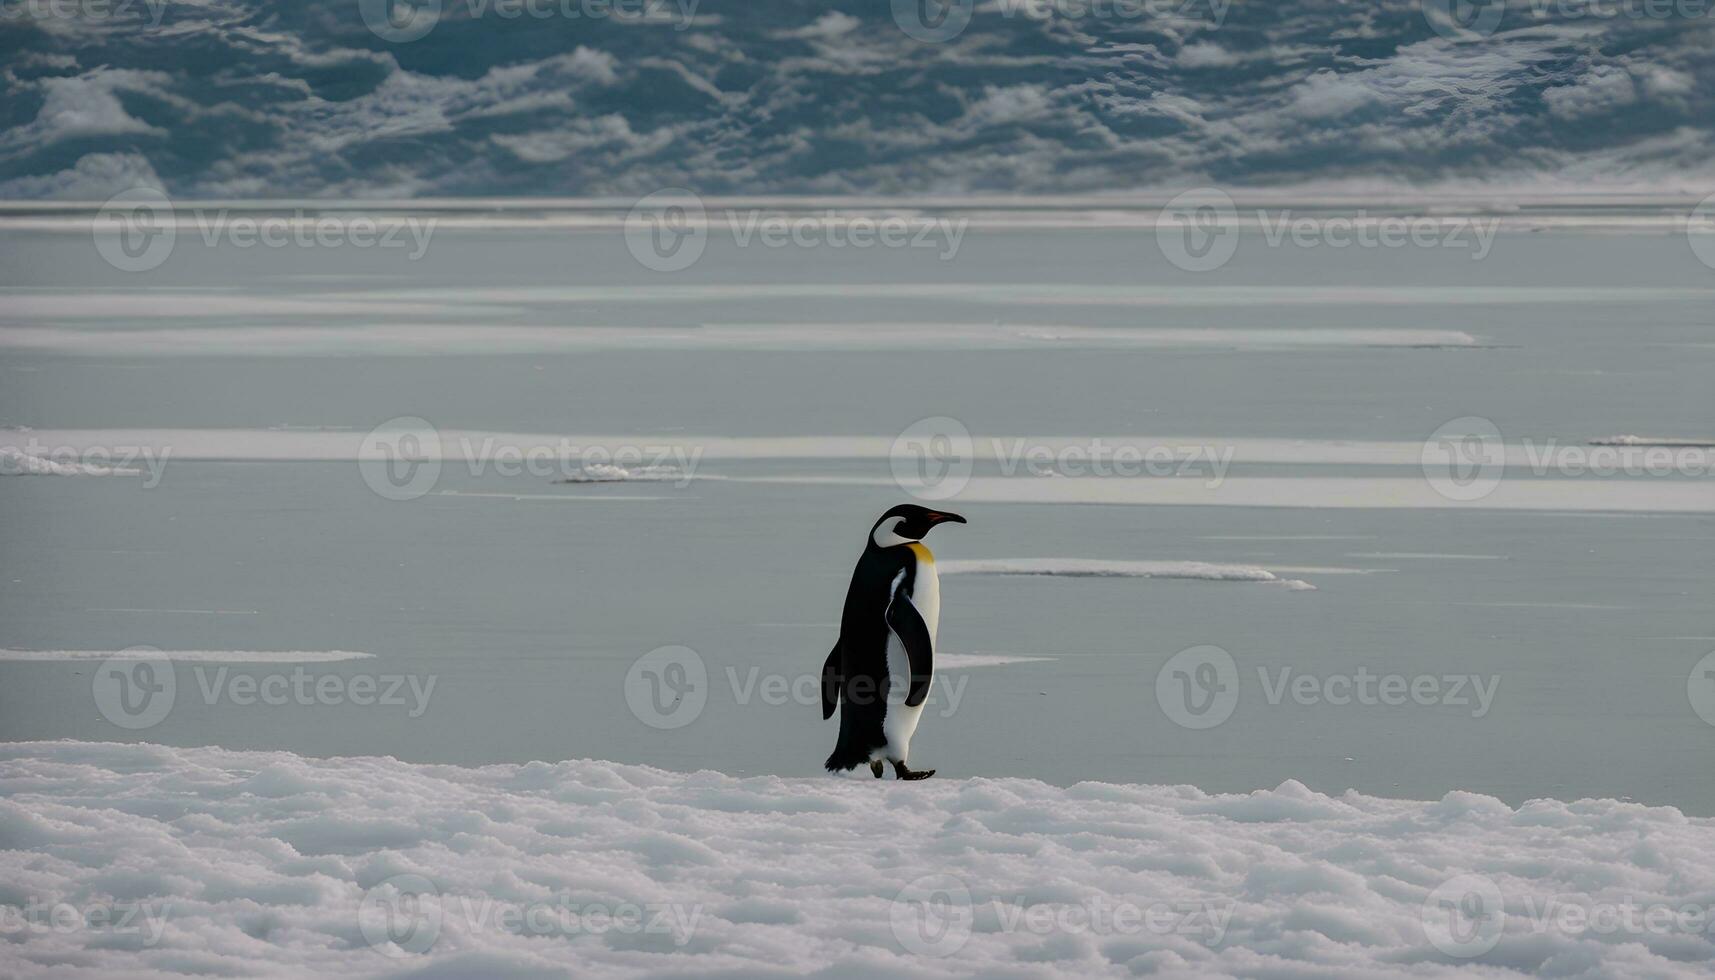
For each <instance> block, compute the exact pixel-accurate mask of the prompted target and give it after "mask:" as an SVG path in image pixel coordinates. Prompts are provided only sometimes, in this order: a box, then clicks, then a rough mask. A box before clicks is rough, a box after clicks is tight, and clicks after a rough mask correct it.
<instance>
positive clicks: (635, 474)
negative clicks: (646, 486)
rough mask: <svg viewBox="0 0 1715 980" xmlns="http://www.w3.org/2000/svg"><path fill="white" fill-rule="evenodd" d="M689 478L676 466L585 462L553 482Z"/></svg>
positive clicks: (677, 479) (621, 481)
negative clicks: (575, 471) (573, 471)
mask: <svg viewBox="0 0 1715 980" xmlns="http://www.w3.org/2000/svg"><path fill="white" fill-rule="evenodd" d="M689 479H690V477H689V475H688V474H686V473H685V471H684V470H682V469H680V468H679V467H677V466H654V465H651V466H632V467H624V466H617V465H615V464H613V463H585V464H583V468H582V469H581V470H579V471H578V472H577V473H575V474H573V475H571V476H568V477H565V478H564V479H560V480H555V481H554V482H555V483H632V482H635V483H648V482H666V481H673V482H686V481H688V480H689Z"/></svg>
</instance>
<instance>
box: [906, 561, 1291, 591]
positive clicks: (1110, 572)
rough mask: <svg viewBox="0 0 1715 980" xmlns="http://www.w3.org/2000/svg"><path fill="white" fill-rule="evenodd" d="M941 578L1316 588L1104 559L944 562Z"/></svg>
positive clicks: (1227, 570)
mask: <svg viewBox="0 0 1715 980" xmlns="http://www.w3.org/2000/svg"><path fill="white" fill-rule="evenodd" d="M935 567H936V568H937V569H939V570H940V572H941V574H943V575H1050V576H1056V577H1060V578H1179V579H1198V580H1202V581H1208V582H1269V583H1273V584H1275V585H1284V586H1285V587H1287V588H1289V589H1293V590H1297V591H1314V590H1315V589H1316V586H1314V585H1311V584H1310V583H1309V582H1305V581H1301V580H1299V579H1285V578H1281V577H1280V576H1278V575H1276V574H1274V573H1273V572H1271V571H1269V570H1268V569H1266V568H1263V567H1261V566H1259V565H1231V564H1225V563H1221V562H1211V561H1116V560H1111V559H1105V558H979V559H971V560H964V561H957V560H955V561H943V562H938V563H937V564H936V566H935Z"/></svg>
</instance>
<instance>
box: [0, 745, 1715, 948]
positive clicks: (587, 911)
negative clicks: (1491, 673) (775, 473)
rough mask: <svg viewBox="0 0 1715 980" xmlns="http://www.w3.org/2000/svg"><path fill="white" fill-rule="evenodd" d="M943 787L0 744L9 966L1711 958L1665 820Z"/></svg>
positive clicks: (1489, 805)
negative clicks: (1610, 914)
mask: <svg viewBox="0 0 1715 980" xmlns="http://www.w3.org/2000/svg"><path fill="white" fill-rule="evenodd" d="M1142 764H1143V760H1140V765H1142ZM948 775H949V774H946V773H943V774H942V775H941V776H938V777H936V778H935V779H931V780H928V781H926V782H921V783H902V782H896V781H893V780H885V781H875V780H872V779H870V778H868V776H867V774H866V775H865V776H864V778H863V779H835V778H827V777H814V778H794V779H783V778H778V777H756V778H747V779H737V778H732V777H729V776H723V775H720V774H718V773H713V772H697V773H674V772H665V771H662V770H658V769H652V768H647V767H641V766H628V765H619V764H615V763H609V762H595V761H589V760H580V761H573V762H559V763H552V764H549V763H541V762H535V763H530V764H527V765H493V766H483V767H479V768H461V767H457V766H444V765H412V764H408V763H403V762H399V761H397V760H394V759H384V758H340V759H308V758H303V757H300V756H296V755H292V754H290V753H284V752H229V751H225V750H222V749H213V748H195V749H178V748H167V747H163V746H157V745H146V744H131V745H120V744H112V743H84V742H34V743H12V744H7V745H0V930H4V932H3V934H0V938H3V939H4V940H5V941H4V942H0V975H5V976H24V977H30V976H41V975H48V974H54V975H80V976H97V975H109V976H120V975H123V976H145V975H148V976H180V975H190V974H195V975H200V976H318V975H319V976H329V975H412V976H447V977H453V976H461V977H463V976H485V977H500V976H507V977H510V976H525V975H528V976H578V977H584V976H597V977H604V976H642V975H681V976H693V975H694V976H708V975H715V974H718V975H727V976H761V975H788V974H797V975H801V974H804V973H810V972H820V973H822V974H823V975H829V976H851V977H893V976H911V977H972V976H994V975H1008V976H1030V977H1057V976H1064V977H1124V976H1132V975H1137V974H1156V975H1167V976H1181V977H1190V976H1195V977H1221V976H1244V977H1277V978H1286V977H1347V978H1360V977H1361V978H1370V977H1461V976H1485V977H1512V976H1520V975H1529V974H1537V975H1545V976H1557V977H1591V978H1594V977H1615V976H1652V977H1693V976H1704V977H1707V976H1712V975H1715V966H1712V965H1711V964H1712V963H1715V944H1712V942H1711V935H1710V933H1709V931H1708V930H1709V926H1708V919H1707V918H1705V919H1702V920H1692V919H1690V918H1688V917H1687V915H1686V913H1685V911H1684V910H1686V909H1701V910H1702V911H1704V912H1707V910H1708V906H1709V905H1710V904H1711V903H1715V820H1710V819H1689V818H1687V817H1685V816H1683V815H1681V814H1680V813H1679V811H1677V810H1674V809H1671V808H1651V807H1645V806H1640V805H1637V804H1632V803H1624V802H1618V801H1614V800H1583V801H1580V802H1577V803H1560V802H1553V801H1535V802H1531V803H1528V804H1526V805H1524V806H1522V807H1520V808H1518V809H1516V810H1515V809H1512V808H1509V807H1507V806H1506V805H1504V804H1502V803H1501V802H1500V801H1498V800H1495V799H1492V798H1490V797H1486V796H1480V795H1476V794H1471V793H1450V794H1448V795H1447V796H1446V797H1445V798H1443V799H1441V800H1439V801H1437V802H1430V803H1416V802H1407V801H1398V800H1383V799H1377V798H1374V797H1367V796H1362V795H1359V794H1356V793H1350V792H1348V793H1345V794H1343V795H1340V796H1324V795H1321V794H1318V793H1314V792H1311V791H1310V790H1308V789H1306V788H1305V787H1304V786H1302V785H1301V784H1299V783H1296V782H1293V781H1288V782H1286V783H1283V784H1281V785H1280V786H1279V787H1278V788H1276V789H1273V790H1263V791H1258V792H1254V793H1249V794H1238V795H1210V794H1206V793H1203V792H1201V791H1199V790H1196V789H1193V788H1190V787H1184V786H1177V787H1175V786H1144V785H1110V784H1102V783H1080V784H1078V785H1075V786H1071V787H1067V788H1060V787H1054V786H1049V785H1047V784H1044V783H1040V782H1036V781H1033V780H1024V779H955V778H947V776H948ZM1491 889H1492V891H1491ZM1621 908H1630V909H1633V910H1634V911H1633V912H1632V913H1630V914H1629V915H1626V914H1622V915H1620V916H1619V917H1618V918H1617V919H1613V918H1604V917H1603V916H1602V910H1605V909H1621ZM44 909H55V910H59V911H55V912H53V913H52V914H51V915H50V913H49V912H45V911H43V910H44ZM139 909H140V910H141V911H138V910H139ZM1568 909H1571V910H1584V911H1590V912H1593V913H1594V914H1593V915H1591V916H1590V917H1589V918H1587V919H1579V918H1578V916H1576V915H1570V914H1566V912H1565V910H1568ZM32 910H34V911H32ZM1545 910H1559V911H1558V912H1552V913H1551V912H1549V911H1545ZM1642 910H1671V912H1669V913H1667V914H1665V915H1664V914H1657V913H1655V912H1646V911H1642ZM127 912H129V913H130V915H129V917H127ZM1467 912H1472V913H1473V914H1472V916H1471V918H1470V919H1469V920H1463V919H1460V920H1457V921H1456V920H1455V919H1454V918H1450V916H1453V917H1457V916H1460V915H1464V914H1465V913H1467ZM1616 921H1618V922H1621V923H1628V925H1623V926H1621V927H1619V928H1616V927H1615V926H1614V923H1615V922H1616ZM1450 923H1451V924H1452V925H1454V926H1460V927H1458V928H1449V924H1450ZM1581 923H1582V924H1581ZM1463 926H1469V928H1464V927H1463Z"/></svg>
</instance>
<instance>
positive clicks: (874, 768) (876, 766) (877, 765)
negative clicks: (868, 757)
mask: <svg viewBox="0 0 1715 980" xmlns="http://www.w3.org/2000/svg"><path fill="white" fill-rule="evenodd" d="M869 771H870V772H873V773H875V778H877V779H880V778H881V760H880V759H877V760H875V761H874V762H872V763H870V764H869Z"/></svg>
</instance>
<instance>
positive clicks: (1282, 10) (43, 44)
mask: <svg viewBox="0 0 1715 980" xmlns="http://www.w3.org/2000/svg"><path fill="white" fill-rule="evenodd" d="M77 2H79V0H0V50H3V51H5V52H6V53H5V54H4V55H3V56H0V62H3V64H4V73H3V76H0V84H3V85H4V87H5V98H4V100H0V197H3V198H10V199H18V198H65V199H99V198H103V197H105V196H107V195H109V194H112V193H114V192H116V191H118V190H121V189H124V188H127V187H130V186H133V185H136V184H153V185H158V186H161V187H163V188H164V189H166V190H167V191H168V192H169V193H172V194H174V195H180V196H199V197H296V196H309V197H348V196H365V197H368V196H382V197H422V196H447V195H620V196H623V195H636V194H643V193H648V192H650V191H653V190H657V189H660V188H663V187H673V186H682V187H688V188H690V189H692V190H695V191H698V192H701V193H704V194H728V193H769V194H772V193H819V194H820V193H832V194H843V193H878V194H930V193H936V194H947V193H994V192H1000V193H1072V192H1076V193H1086V192H1100V191H1124V190H1134V189H1160V188H1173V187H1183V186H1187V185H1192V184H1203V183H1216V184H1219V185H1221V186H1229V187H1261V186H1282V185H1288V186H1291V185H1315V186H1329V187H1332V186H1342V187H1365V188H1368V187H1377V186H1405V185H1409V186H1419V187H1423V186H1434V185H1469V184H1495V185H1505V186H1509V187H1520V186H1524V187H1534V188H1551V189H1556V190H1579V189H1619V188H1636V189H1648V190H1674V191H1693V190H1697V189H1699V188H1701V189H1702V190H1703V191H1704V192H1706V191H1707V189H1708V188H1709V187H1710V186H1715V163H1712V162H1711V161H1712V160H1715V138H1712V130H1715V29H1712V25H1715V15H1712V14H1711V13H1710V11H1709V9H1706V8H1707V5H1708V0H1512V2H1511V3H1510V4H1509V5H1508V6H1507V7H1506V8H1505V9H1504V10H1503V9H1501V8H1500V7H1498V6H1497V5H1496V4H1497V3H1498V0H1490V3H1489V5H1488V6H1486V7H1475V8H1461V10H1460V11H1459V13H1460V14H1461V15H1462V16H1463V19H1462V20H1455V19H1453V18H1452V17H1451V16H1449V14H1448V12H1447V11H1446V10H1445V9H1436V4H1437V3H1440V4H1442V6H1443V7H1445V4H1446V3H1447V2H1449V0H1423V2H1420V0H1351V2H1335V0H1266V2H1265V0H1254V2H1245V0H1231V2H1230V4H1229V0H984V2H982V3H980V4H979V5H978V6H977V7H975V8H974V9H971V8H967V7H954V8H951V9H946V10H931V11H928V14H929V15H930V16H929V17H928V20H927V22H925V19H924V18H925V11H924V10H923V9H921V8H919V7H917V6H915V4H916V3H922V2H930V3H934V2H936V0H900V2H899V3H895V4H893V5H892V7H890V6H889V4H888V3H887V2H885V0H849V2H848V0H836V2H832V3H829V2H825V0H819V2H809V0H701V2H697V0H530V3H532V4H533V5H534V6H533V7H532V8H531V9H521V5H522V4H523V2H524V0H439V3H438V4H435V5H437V6H439V7H440V8H441V9H440V13H439V16H438V18H436V17H433V16H431V14H430V12H429V11H427V10H419V11H417V12H416V15H415V16H414V17H413V16H412V9H413V8H406V7H401V8H399V9H395V10H392V11H391V12H390V13H391V14H392V16H393V18H394V19H393V20H391V21H389V20H387V19H385V17H386V16H387V15H388V14H389V11H388V10H386V9H383V8H382V7H381V6H380V4H381V3H382V2H383V0H374V2H373V3H371V0H289V2H288V0H276V2H264V0H148V2H145V0H83V2H84V3H85V5H86V9H85V10H84V11H83V13H82V14H81V15H79V16H75V17H66V16H61V14H64V13H68V12H72V11H74V10H75V9H76V7H75V5H76V3H77ZM395 2H398V0H395ZM417 2H419V3H425V4H434V0H417ZM1460 2H1461V3H1463V2H1464V0H1460ZM109 3H110V4H113V5H115V6H116V7H117V9H115V10H112V11H108V10H107V8H106V7H104V6H101V4H109ZM1425 3H1427V4H1428V6H1429V7H1430V8H1431V9H1430V10H1428V11H1427V12H1426V11H1425V9H1424V4H1425ZM366 4H368V6H366ZM646 4H647V6H645V5H646ZM616 5H617V6H616ZM938 13H944V14H946V19H941V20H937V19H936V18H935V17H934V16H933V15H935V14H938ZM1664 14H1665V16H1663V15H1664ZM1497 17H1498V19H1496V18H1497ZM1486 18H1487V19H1486ZM902 23H903V24H904V27H902V26H901V25H902ZM907 28H909V29H910V30H909V32H908V30H907ZM912 34H917V35H919V36H918V37H913V36H911V35H912ZM414 35H420V36H414ZM946 35H951V36H946ZM925 37H927V38H928V39H923V38H925ZM936 38H942V39H936Z"/></svg>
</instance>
